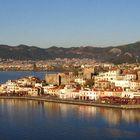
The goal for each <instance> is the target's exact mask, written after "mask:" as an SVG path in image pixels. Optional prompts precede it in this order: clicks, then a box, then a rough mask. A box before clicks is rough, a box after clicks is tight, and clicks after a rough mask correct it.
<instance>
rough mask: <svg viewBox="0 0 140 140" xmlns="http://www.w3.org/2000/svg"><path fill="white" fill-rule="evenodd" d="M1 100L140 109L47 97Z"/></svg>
mask: <svg viewBox="0 0 140 140" xmlns="http://www.w3.org/2000/svg"><path fill="white" fill-rule="evenodd" d="M0 99H21V100H34V101H44V102H53V103H63V104H73V105H86V106H96V107H107V108H118V109H140V104H137V105H118V104H117V105H115V104H107V103H98V102H94V101H82V100H68V99H67V100H65V99H57V98H47V97H31V96H24V97H23V96H22V97H16V96H0Z"/></svg>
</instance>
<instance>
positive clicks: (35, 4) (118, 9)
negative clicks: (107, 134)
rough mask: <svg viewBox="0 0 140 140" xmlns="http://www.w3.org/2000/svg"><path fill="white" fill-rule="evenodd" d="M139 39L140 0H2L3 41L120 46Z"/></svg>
mask: <svg viewBox="0 0 140 140" xmlns="http://www.w3.org/2000/svg"><path fill="white" fill-rule="evenodd" d="M137 41H140V0H0V44H7V45H13V46H15V45H19V44H26V45H33V46H38V47H41V48H48V47H51V46H58V47H79V46H96V47H106V46H117V45H122V44H127V43H133V42H137Z"/></svg>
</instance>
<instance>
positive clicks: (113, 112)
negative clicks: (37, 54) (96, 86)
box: [0, 99, 140, 125]
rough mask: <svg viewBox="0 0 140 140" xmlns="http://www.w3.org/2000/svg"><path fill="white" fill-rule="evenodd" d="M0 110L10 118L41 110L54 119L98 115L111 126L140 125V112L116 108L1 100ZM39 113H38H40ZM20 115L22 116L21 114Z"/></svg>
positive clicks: (94, 116)
mask: <svg viewBox="0 0 140 140" xmlns="http://www.w3.org/2000/svg"><path fill="white" fill-rule="evenodd" d="M0 109H1V111H2V112H3V111H4V110H5V109H6V111H7V113H8V115H9V117H13V115H14V113H15V112H19V111H20V112H24V114H30V111H31V112H33V111H34V110H35V109H39V110H40V111H39V112H40V113H43V114H44V116H49V117H53V116H56V115H60V114H61V117H63V118H67V117H68V115H69V114H71V115H73V114H74V113H77V115H78V117H80V118H87V119H88V118H90V119H91V118H92V119H93V118H96V117H97V114H98V115H100V116H101V117H102V119H104V120H105V121H107V123H109V124H111V125H118V124H120V123H121V122H122V121H124V122H126V123H140V110H139V109H138V110H121V109H114V108H102V107H93V106H78V105H67V104H59V103H48V102H43V101H30V100H26V101H25V100H24V101H23V100H14V99H11V100H9V99H8V100H5V99H0ZM39 112H37V113H39ZM19 115H20V114H19Z"/></svg>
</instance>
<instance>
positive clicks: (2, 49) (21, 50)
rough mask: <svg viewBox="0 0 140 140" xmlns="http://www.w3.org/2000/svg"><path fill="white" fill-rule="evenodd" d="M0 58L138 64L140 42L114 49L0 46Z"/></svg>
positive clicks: (139, 60)
mask: <svg viewBox="0 0 140 140" xmlns="http://www.w3.org/2000/svg"><path fill="white" fill-rule="evenodd" d="M0 58H2V59H16V60H46V59H55V58H93V59H95V60H96V61H101V62H112V63H116V64H118V63H135V62H136V61H138V62H140V42H136V43H132V44H128V45H121V46H116V47H105V48H101V47H92V46H86V47H71V48H63V47H56V46H53V47H50V48H46V49H43V48H39V47H35V46H27V45H19V46H8V45H0Z"/></svg>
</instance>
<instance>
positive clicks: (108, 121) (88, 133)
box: [0, 99, 140, 139]
mask: <svg viewBox="0 0 140 140" xmlns="http://www.w3.org/2000/svg"><path fill="white" fill-rule="evenodd" d="M0 123H1V124H2V123H4V125H6V126H7V128H6V127H4V126H2V125H1V126H0V134H1V133H4V132H5V131H4V130H7V129H8V127H11V128H13V127H14V128H15V129H16V130H18V131H19V130H20V129H21V130H20V131H19V132H22V135H29V132H30V131H31V132H30V133H31V134H30V135H29V136H31V137H33V135H32V133H36V131H38V132H39V131H40V133H41V135H40V138H43V137H46V138H48V139H50V138H54V137H55V139H56V138H62V137H63V138H64V137H65V135H67V136H69V138H71V139H72V138H75V136H76V137H77V138H78V136H79V135H78V134H80V135H82V136H83V139H88V138H89V139H90V138H91V137H92V138H93V137H94V138H96V139H98V138H99V137H103V136H104V137H106V138H107V139H108V138H110V139H112V138H118V139H122V138H125V139H127V138H129V139H131V138H132V139H134V138H136V139H137V137H138V136H140V135H139V129H140V110H121V109H113V108H100V107H93V106H78V105H68V104H59V103H48V102H42V101H29V100H28V101H27V100H14V99H11V100H9V99H8V100H4V99H0ZM3 127H4V128H3ZM20 127H22V128H20ZM19 128H20V129H19ZM25 129H29V130H28V131H29V132H28V133H27V132H26V131H25ZM1 131H3V132H1ZM18 131H17V132H18ZM19 132H18V133H19ZM54 132H55V133H56V135H54ZM75 132H77V135H78V136H77V135H76V134H75ZM24 133H25V134H24ZM26 133H27V134H26ZM99 133H100V134H99ZM5 135H6V133H5ZM16 135H18V134H16ZM9 136H10V134H9ZM0 139H1V136H0ZM34 139H35V138H34ZM65 139H66V137H65Z"/></svg>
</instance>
